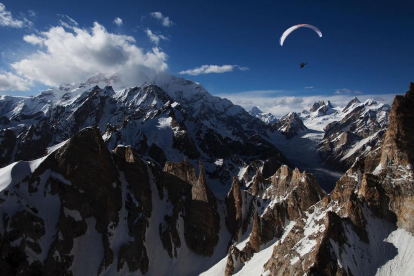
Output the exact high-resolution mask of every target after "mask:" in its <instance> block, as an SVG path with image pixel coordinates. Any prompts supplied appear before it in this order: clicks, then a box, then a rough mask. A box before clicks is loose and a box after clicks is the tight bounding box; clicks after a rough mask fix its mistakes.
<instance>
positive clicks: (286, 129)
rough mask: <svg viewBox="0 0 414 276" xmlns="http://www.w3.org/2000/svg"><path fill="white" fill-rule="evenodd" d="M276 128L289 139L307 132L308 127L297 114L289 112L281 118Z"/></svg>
mask: <svg viewBox="0 0 414 276" xmlns="http://www.w3.org/2000/svg"><path fill="white" fill-rule="evenodd" d="M276 126H277V129H278V130H279V131H281V132H282V134H283V135H285V136H286V138H287V139H289V138H292V137H293V136H295V135H297V134H298V133H299V132H300V131H304V130H307V128H306V126H305V125H304V124H303V122H302V119H301V118H300V117H299V115H298V114H297V113H296V112H289V113H288V114H286V115H285V116H283V117H282V118H280V120H279V121H278V122H277V124H276Z"/></svg>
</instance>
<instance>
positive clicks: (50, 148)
mask: <svg viewBox="0 0 414 276" xmlns="http://www.w3.org/2000/svg"><path fill="white" fill-rule="evenodd" d="M68 140H69V139H67V140H65V141H63V142H61V143H59V144H56V145H54V146H51V147H48V148H47V150H46V151H47V154H50V153H52V152H54V151H55V150H57V149H59V148H61V147H62V146H63V145H65V144H66V142H67V141H68Z"/></svg>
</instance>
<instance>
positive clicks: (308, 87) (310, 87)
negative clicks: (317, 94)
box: [304, 86, 314, 89]
mask: <svg viewBox="0 0 414 276" xmlns="http://www.w3.org/2000/svg"><path fill="white" fill-rule="evenodd" d="M304 88H305V89H313V88H314V87H313V86H305V87H304Z"/></svg>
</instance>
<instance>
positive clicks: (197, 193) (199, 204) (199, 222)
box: [184, 162, 220, 256]
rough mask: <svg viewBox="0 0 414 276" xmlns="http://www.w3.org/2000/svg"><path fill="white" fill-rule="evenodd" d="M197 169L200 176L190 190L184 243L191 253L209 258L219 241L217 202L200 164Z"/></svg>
mask: <svg viewBox="0 0 414 276" xmlns="http://www.w3.org/2000/svg"><path fill="white" fill-rule="evenodd" d="M199 167H200V174H199V177H198V181H197V182H196V183H195V184H194V185H193V187H192V188H191V201H190V202H189V203H188V204H189V205H188V209H187V215H186V218H185V220H184V222H185V224H184V229H185V241H186V244H187V246H188V248H189V249H190V250H191V251H193V252H195V253H197V254H200V255H203V256H211V255H213V253H214V247H215V246H216V244H217V243H218V240H219V236H218V234H219V230H220V216H219V214H218V212H217V200H216V198H215V197H214V195H213V193H212V192H211V191H210V188H209V186H208V185H207V182H206V178H205V175H204V169H203V165H202V163H201V162H199Z"/></svg>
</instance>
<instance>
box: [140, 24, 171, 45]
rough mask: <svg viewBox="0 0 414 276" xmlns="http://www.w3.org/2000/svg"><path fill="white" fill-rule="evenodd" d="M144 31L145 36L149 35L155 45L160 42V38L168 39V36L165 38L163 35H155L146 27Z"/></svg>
mask: <svg viewBox="0 0 414 276" xmlns="http://www.w3.org/2000/svg"><path fill="white" fill-rule="evenodd" d="M145 33H146V34H147V36H148V37H149V39H150V40H151V42H154V43H155V45H158V43H160V40H168V38H166V37H165V36H163V35H156V34H154V33H153V32H152V31H151V30H150V29H148V28H147V29H146V30H145Z"/></svg>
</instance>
